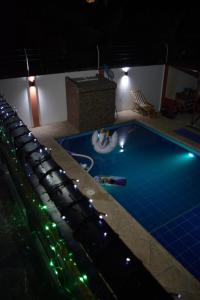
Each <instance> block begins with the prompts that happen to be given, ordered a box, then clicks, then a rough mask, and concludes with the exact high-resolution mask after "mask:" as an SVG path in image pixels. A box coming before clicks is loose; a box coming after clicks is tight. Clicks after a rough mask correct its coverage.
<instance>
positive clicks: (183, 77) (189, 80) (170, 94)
mask: <svg viewBox="0 0 200 300" xmlns="http://www.w3.org/2000/svg"><path fill="white" fill-rule="evenodd" d="M196 86H197V79H196V78H195V77H193V76H191V75H189V74H187V73H185V72H183V71H180V70H178V69H176V68H173V67H171V66H169V69H168V78H167V87H166V93H165V97H166V98H171V99H175V96H176V93H177V92H182V91H183V90H184V88H192V89H196Z"/></svg>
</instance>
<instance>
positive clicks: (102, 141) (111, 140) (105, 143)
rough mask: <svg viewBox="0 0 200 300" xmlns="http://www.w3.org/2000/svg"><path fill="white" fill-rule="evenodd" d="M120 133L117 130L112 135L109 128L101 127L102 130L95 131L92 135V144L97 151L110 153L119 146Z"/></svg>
mask: <svg viewBox="0 0 200 300" xmlns="http://www.w3.org/2000/svg"><path fill="white" fill-rule="evenodd" d="M117 143H118V134H117V132H116V131H115V132H114V133H113V134H112V135H111V134H110V132H109V130H107V131H105V130H104V129H101V131H100V132H98V131H97V130H96V131H94V133H93V135H92V145H93V146H94V149H95V151H96V152H99V153H104V154H105V153H109V152H111V151H112V150H114V148H115V147H116V146H117Z"/></svg>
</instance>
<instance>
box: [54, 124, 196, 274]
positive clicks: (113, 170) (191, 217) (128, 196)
mask: <svg viewBox="0 0 200 300" xmlns="http://www.w3.org/2000/svg"><path fill="white" fill-rule="evenodd" d="M109 130H110V132H111V133H113V132H114V131H117V133H118V136H119V143H118V145H117V146H116V148H115V149H114V150H113V151H112V152H110V153H108V154H100V153H97V152H96V151H95V150H94V148H93V146H92V143H91V137H92V134H93V132H89V133H84V134H80V135H74V136H70V137H64V138H62V139H60V140H59V142H60V143H61V144H62V146H63V147H64V148H65V149H66V150H67V151H70V152H73V153H79V154H83V155H87V156H90V157H92V158H93V160H94V166H93V167H92V169H91V171H90V174H91V175H92V176H97V175H105V176H106V175H107V176H122V177H126V178H127V185H126V186H124V187H120V186H114V185H104V188H105V189H106V190H107V191H108V192H109V193H110V194H112V196H113V197H114V198H115V199H116V200H117V201H118V202H119V203H120V204H121V205H122V206H123V207H124V208H125V209H126V210H127V211H128V212H129V213H130V214H131V215H132V216H133V217H134V218H135V219H137V220H138V222H139V223H140V224H142V225H143V226H144V227H145V228H146V229H147V230H148V231H149V232H150V233H151V234H152V235H153V236H154V237H155V238H156V239H157V240H158V241H159V242H160V243H161V244H163V246H164V247H165V248H166V249H168V251H169V252H171V253H172V254H173V255H174V256H175V257H176V258H177V259H178V260H179V261H180V262H181V263H182V264H183V265H184V266H185V267H186V268H187V269H188V270H189V271H191V272H192V273H193V274H194V275H195V276H196V277H197V278H199V279H200V157H199V155H198V153H194V152H193V151H192V150H191V149H187V148H185V147H183V146H182V145H179V144H177V143H175V142H173V141H172V140H169V138H166V137H164V136H162V135H160V134H157V133H156V132H155V131H152V130H150V129H148V128H146V127H144V126H143V125H140V124H138V123H136V122H134V123H131V124H130V123H129V124H126V125H123V126H122V125H120V126H115V127H112V128H110V129H109ZM74 158H75V159H76V160H78V161H79V163H81V164H87V165H88V166H89V165H90V161H89V160H88V159H87V158H83V157H77V156H74Z"/></svg>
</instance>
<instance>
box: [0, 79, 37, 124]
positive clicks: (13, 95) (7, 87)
mask: <svg viewBox="0 0 200 300" xmlns="http://www.w3.org/2000/svg"><path fill="white" fill-rule="evenodd" d="M27 86H28V83H27V79H26V78H25V77H20V78H12V79H3V80H0V94H3V95H4V96H5V98H6V100H7V101H8V103H9V104H10V105H12V107H14V106H15V107H16V109H17V113H18V115H19V117H20V118H21V119H22V120H23V121H24V123H25V124H26V125H27V126H28V127H31V126H32V116H31V110H30V105H29V97H28V90H27Z"/></svg>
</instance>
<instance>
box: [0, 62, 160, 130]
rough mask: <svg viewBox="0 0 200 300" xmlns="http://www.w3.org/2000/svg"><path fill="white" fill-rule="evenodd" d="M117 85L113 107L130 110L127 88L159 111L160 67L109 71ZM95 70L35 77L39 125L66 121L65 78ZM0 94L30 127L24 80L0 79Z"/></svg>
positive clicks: (81, 75)
mask: <svg viewBox="0 0 200 300" xmlns="http://www.w3.org/2000/svg"><path fill="white" fill-rule="evenodd" d="M112 71H113V73H114V81H115V82H116V83H117V90H116V108H117V110H118V111H122V110H126V109H131V106H132V103H131V97H130V90H131V89H141V90H142V92H143V94H144V96H145V97H146V99H147V100H148V101H149V102H151V103H152V104H154V105H155V108H156V109H157V110H159V109H160V102H161V92H162V81H163V74H164V66H162V65H158V66H145V67H133V68H130V69H129V71H128V76H125V75H124V72H123V71H122V69H121V68H117V69H112ZM96 74H97V70H90V71H80V72H71V73H61V74H50V75H41V76H37V78H36V85H37V88H38V96H39V110H40V124H41V125H46V124H51V123H54V122H60V121H65V120H67V100H66V89H65V77H67V76H69V77H71V78H77V77H90V76H95V75H96ZM0 93H3V94H4V95H5V98H6V99H7V101H8V102H9V103H10V104H11V105H15V106H16V107H17V109H18V112H19V115H20V117H21V118H22V120H23V121H24V122H25V123H26V124H27V125H28V126H29V127H31V125H32V117H31V113H30V106H29V101H28V85H27V82H26V79H25V78H15V79H5V80H0Z"/></svg>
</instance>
